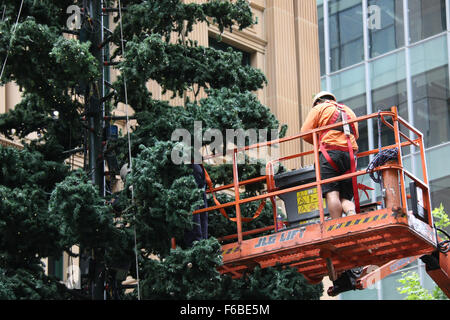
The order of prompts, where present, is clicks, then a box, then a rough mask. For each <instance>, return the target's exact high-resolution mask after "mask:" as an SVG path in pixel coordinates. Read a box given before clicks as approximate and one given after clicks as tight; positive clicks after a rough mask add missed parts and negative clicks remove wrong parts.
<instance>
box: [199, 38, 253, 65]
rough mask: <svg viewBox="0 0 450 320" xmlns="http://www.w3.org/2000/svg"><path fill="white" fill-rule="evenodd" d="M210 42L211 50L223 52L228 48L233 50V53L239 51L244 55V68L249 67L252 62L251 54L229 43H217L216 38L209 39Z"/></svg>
mask: <svg viewBox="0 0 450 320" xmlns="http://www.w3.org/2000/svg"><path fill="white" fill-rule="evenodd" d="M208 41H209V47H210V48H214V49H217V50H223V51H227V50H228V48H232V49H233V51H237V52H240V53H242V65H243V66H247V65H250V64H251V63H250V61H251V54H250V53H249V52H246V51H243V50H240V49H238V48H236V47H234V46H232V45H229V44H228V43H225V42H223V41H217V40H216V39H215V38H214V37H209V38H208Z"/></svg>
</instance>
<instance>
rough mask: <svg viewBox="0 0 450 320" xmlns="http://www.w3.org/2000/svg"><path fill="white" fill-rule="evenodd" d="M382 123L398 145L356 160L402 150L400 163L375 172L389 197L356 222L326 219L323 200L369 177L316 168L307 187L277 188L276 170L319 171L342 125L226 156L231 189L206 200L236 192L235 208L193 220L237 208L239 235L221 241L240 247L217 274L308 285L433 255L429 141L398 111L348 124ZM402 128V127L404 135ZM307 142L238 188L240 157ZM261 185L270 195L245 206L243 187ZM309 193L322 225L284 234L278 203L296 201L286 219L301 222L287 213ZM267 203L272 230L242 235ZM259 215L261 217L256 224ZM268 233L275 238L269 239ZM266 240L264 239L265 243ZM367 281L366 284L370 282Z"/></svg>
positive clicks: (289, 228)
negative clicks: (274, 276) (290, 278)
mask: <svg viewBox="0 0 450 320" xmlns="http://www.w3.org/2000/svg"><path fill="white" fill-rule="evenodd" d="M376 118H378V119H379V120H381V121H382V122H383V123H384V125H385V126H387V128H388V129H390V130H392V132H393V135H394V137H395V143H394V144H392V145H389V146H385V147H382V148H381V147H380V149H373V150H368V151H365V152H361V153H358V154H357V158H358V159H359V158H364V157H369V156H370V155H375V154H377V153H379V151H380V150H388V149H394V148H397V150H398V153H397V154H398V156H397V159H395V160H394V161H390V162H388V163H385V164H384V165H381V166H379V167H377V168H375V169H374V171H377V172H378V173H379V175H380V176H381V177H382V184H383V196H382V199H381V202H378V203H372V204H367V205H361V212H360V213H359V214H356V215H351V216H346V217H341V218H337V219H328V218H327V217H326V210H325V209H326V208H325V205H326V204H325V202H324V201H323V200H322V197H319V196H317V195H321V190H322V185H324V184H326V183H329V182H333V181H338V180H343V179H349V178H351V177H353V176H358V177H359V176H363V175H366V174H368V172H367V171H366V170H357V171H356V172H352V173H347V174H343V175H341V176H339V177H335V178H330V179H326V180H321V178H320V167H319V166H314V167H311V168H312V169H311V170H312V175H313V179H312V181H311V179H310V180H309V182H307V183H300V184H298V185H288V186H287V187H284V188H280V187H279V186H277V183H276V182H277V175H274V169H273V168H274V164H276V163H277V162H282V161H285V160H289V159H294V158H300V157H304V156H307V155H311V154H313V155H314V163H316V164H317V163H319V152H318V150H319V148H318V136H319V135H320V132H321V131H323V130H328V129H333V128H336V127H339V126H342V125H343V123H342V122H339V123H335V124H332V125H328V126H325V127H321V128H317V129H314V130H311V131H308V132H305V133H301V134H298V135H295V136H291V137H285V138H282V139H277V140H272V141H268V142H264V143H258V144H254V145H251V146H247V147H245V148H240V149H238V148H235V149H232V150H229V151H228V154H231V155H232V159H233V183H232V184H229V185H224V186H220V187H216V188H214V187H213V185H212V184H211V181H209V189H208V190H207V192H208V193H210V194H213V195H214V194H215V193H217V192H221V191H224V190H229V192H230V191H231V190H233V193H234V200H233V201H230V202H227V203H219V202H218V201H217V199H216V198H215V197H214V199H215V201H216V205H215V206H211V207H208V208H202V209H199V210H196V211H195V212H194V214H198V213H201V212H212V211H215V210H219V211H220V210H222V213H223V212H224V209H225V208H229V207H234V208H235V212H236V218H234V219H233V221H234V222H235V223H236V234H234V235H229V236H227V237H224V238H223V239H222V240H224V239H226V240H230V239H231V240H233V239H235V240H234V241H235V242H231V243H227V244H223V246H222V256H223V265H222V266H220V268H219V271H220V272H221V273H222V274H228V275H230V276H232V277H233V278H239V277H242V276H243V275H244V274H245V273H246V272H248V271H251V270H252V269H253V268H254V267H256V266H259V267H261V268H266V267H271V266H275V265H277V264H281V265H284V266H290V267H293V268H296V269H297V270H298V272H300V273H302V274H303V275H304V276H305V278H306V279H307V280H308V281H309V282H310V283H318V282H320V281H322V279H323V277H325V276H329V278H330V279H331V280H335V279H336V277H337V275H338V274H339V273H340V272H343V271H345V270H349V269H352V268H355V267H364V266H369V265H371V266H379V267H381V266H383V265H386V264H389V263H392V261H396V260H398V259H405V258H407V257H414V256H420V255H425V254H431V253H433V252H435V251H436V248H437V241H438V239H437V233H436V230H435V228H434V224H433V217H432V214H431V212H432V208H431V204H430V190H429V186H428V176H427V167H426V158H425V153H424V142H423V135H422V134H421V133H420V132H419V131H418V130H417V129H416V128H414V127H413V126H411V125H410V124H408V123H407V122H406V121H405V120H404V119H402V118H401V117H400V116H399V115H398V112H397V108H396V107H392V108H391V109H390V111H380V112H378V113H374V114H370V115H366V116H362V117H358V118H356V119H354V120H350V121H348V123H351V122H362V121H367V120H369V119H376ZM389 120H390V121H389ZM400 126H402V127H401V128H402V130H401V129H400ZM403 129H406V130H407V131H408V134H405V133H404V132H403ZM309 134H312V136H313V142H314V148H313V150H311V151H306V152H302V153H298V154H293V155H288V156H285V157H282V158H279V159H275V160H272V161H270V162H268V163H267V166H266V175H264V176H260V177H257V178H254V179H250V180H245V181H240V180H239V177H238V163H237V156H238V153H239V152H245V151H247V150H251V149H257V148H261V147H267V146H271V145H276V144H282V143H285V142H287V141H293V140H297V141H298V142H299V143H300V139H301V138H302V137H303V136H305V135H309ZM402 140H403V142H402ZM411 145H413V146H415V147H416V148H417V150H419V157H420V160H421V177H422V178H421V179H419V178H418V177H416V176H414V175H413V174H412V173H411V172H409V171H408V170H406V169H405V166H404V162H403V156H402V148H404V147H408V146H411ZM213 157H215V156H214V155H212V156H207V157H204V160H206V159H210V158H213ZM311 170H310V174H311ZM208 178H209V177H208V176H207V180H210V179H208ZM406 179H409V180H410V181H411V183H410V184H409V185H408V186H409V188H410V191H414V194H416V195H417V194H418V195H419V197H417V196H414V197H411V195H410V194H407V193H406V190H407V182H406ZM255 182H265V184H266V186H267V190H266V191H265V192H264V193H263V194H260V195H257V196H253V197H250V198H245V199H241V198H240V194H239V189H240V187H243V186H244V185H248V184H251V183H255ZM308 190H315V196H314V197H310V199H314V201H315V202H316V203H315V204H314V206H315V208H316V209H318V210H316V212H317V219H316V220H315V221H314V220H312V221H313V222H312V223H311V222H310V223H303V224H302V223H298V222H297V223H292V224H291V223H289V222H286V223H285V226H284V228H279V225H278V223H277V222H278V221H277V216H278V212H277V210H278V208H277V205H276V204H277V203H276V201H277V199H278V198H283V197H284V200H286V199H287V196H288V195H290V197H294V198H293V199H294V206H292V205H290V209H288V206H287V204H286V202H285V205H286V211H288V212H287V214H288V215H289V214H293V215H294V216H295V215H296V214H298V212H293V213H292V212H289V210H290V211H295V207H296V206H295V200H296V198H297V199H298V198H299V197H300V196H302V195H305V194H308V192H310V191H308ZM411 193H412V192H411ZM267 199H269V200H270V201H271V202H272V208H273V225H269V226H266V227H264V228H259V229H256V230H250V231H246V232H243V231H242V224H243V223H245V222H246V221H247V220H248V218H245V219H243V218H242V216H243V215H242V214H241V205H242V204H245V203H249V202H258V203H260V207H259V209H258V211H260V209H261V208H262V206H263V205H264V203H265V201H266V200H267ZM408 200H410V201H409V202H410V203H408ZM310 204H311V203H310ZM258 214H259V213H258V212H257V213H256V214H255V215H254V217H256V216H257V215H258ZM246 219H247V220H246ZM310 221H311V220H310ZM268 231H270V232H269V233H267V232H268ZM263 232H266V233H265V234H264V235H261V234H262V233H263ZM244 237H245V239H244ZM442 259H447V262H446V263H447V264H448V254H445V255H443V258H442ZM446 275H447V277H446ZM442 278H443V281H444V287H445V286H448V283H449V282H448V281H449V280H448V270H446V271H445V272H444V274H443V276H442ZM365 280H366V282H367V279H365ZM441 288H442V286H441ZM448 289H449V288H447V290H448ZM447 293H448V291H447Z"/></svg>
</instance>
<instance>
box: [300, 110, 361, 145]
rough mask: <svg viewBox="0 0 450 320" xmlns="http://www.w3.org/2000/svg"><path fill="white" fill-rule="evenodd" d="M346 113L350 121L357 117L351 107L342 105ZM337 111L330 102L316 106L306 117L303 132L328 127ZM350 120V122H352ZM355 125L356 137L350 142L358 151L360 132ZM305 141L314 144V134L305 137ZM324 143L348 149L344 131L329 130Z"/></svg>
mask: <svg viewBox="0 0 450 320" xmlns="http://www.w3.org/2000/svg"><path fill="white" fill-rule="evenodd" d="M342 106H343V108H344V110H345V112H346V113H347V117H348V118H350V119H355V118H356V115H355V113H354V112H353V110H352V109H350V108H349V107H347V106H345V105H342ZM335 111H336V106H335V105H334V104H332V103H330V102H324V103H321V104H318V105H316V106H315V107H314V108H312V109H311V111H310V112H309V114H308V116H307V117H306V120H305V122H304V123H303V126H302V129H301V132H306V131H309V130H312V129H316V128H319V127H323V126H326V125H328V121H329V120H330V118H331V117H332V116H333V114H334V112H335ZM350 119H349V120H350ZM353 123H354V125H355V131H356V132H355V135H354V136H353V134H352V135H350V141H351V142H352V146H353V150H356V151H357V150H358V144H357V143H356V140H357V139H358V138H359V131H358V123H357V122H353ZM319 137H320V134H319ZM303 140H305V141H306V142H308V143H310V144H313V136H312V134H310V135H307V136H304V137H303ZM322 142H323V143H325V144H330V145H334V146H340V147H347V146H348V144H347V137H346V136H345V134H344V133H343V132H342V131H337V130H329V131H328V132H327V133H326V134H325V136H323V137H322Z"/></svg>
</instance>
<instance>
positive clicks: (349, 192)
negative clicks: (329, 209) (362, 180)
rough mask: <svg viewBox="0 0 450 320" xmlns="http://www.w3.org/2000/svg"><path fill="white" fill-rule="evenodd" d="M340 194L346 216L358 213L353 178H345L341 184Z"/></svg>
mask: <svg viewBox="0 0 450 320" xmlns="http://www.w3.org/2000/svg"><path fill="white" fill-rule="evenodd" d="M339 194H340V196H341V204H342V210H343V211H344V213H345V215H346V216H351V215H353V214H356V207H355V203H354V202H353V201H352V200H351V199H353V182H352V179H347V180H344V181H342V182H341V183H340V185H339Z"/></svg>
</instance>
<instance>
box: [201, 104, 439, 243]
mask: <svg viewBox="0 0 450 320" xmlns="http://www.w3.org/2000/svg"><path fill="white" fill-rule="evenodd" d="M378 117H379V119H380V120H381V122H382V123H384V124H385V125H386V126H387V128H388V129H390V130H392V131H393V132H394V137H395V143H394V144H392V145H389V146H384V147H381V150H386V149H393V148H398V157H397V158H398V159H397V162H396V163H394V164H393V163H390V164H386V165H382V166H379V167H377V168H375V169H374V170H373V171H383V170H387V169H394V170H398V171H399V173H400V174H399V180H400V194H401V209H402V210H403V212H407V197H408V196H407V194H406V185H405V175H406V176H408V177H409V178H410V179H411V180H412V181H414V182H415V183H416V184H417V186H418V187H419V188H421V189H422V191H423V196H424V197H423V203H424V209H425V210H426V211H427V215H428V216H427V220H428V224H429V225H430V226H431V227H433V218H432V215H431V211H432V210H431V204H430V192H429V187H428V175H427V167H426V158H425V151H424V142H423V134H422V133H421V132H420V131H419V130H417V129H416V128H414V127H413V126H412V125H410V124H409V123H408V122H407V121H406V120H404V119H403V118H401V117H400V116H399V115H398V111H397V108H396V107H391V109H390V111H380V112H378V113H373V114H370V115H365V116H361V117H357V118H355V119H352V120H348V121H347V123H353V122H362V121H367V120H369V119H373V118H378ZM386 118H390V119H391V120H392V124H391V123H389V122H388V121H387V120H386ZM400 124H401V125H403V126H404V127H405V128H406V129H408V130H409V131H410V132H412V133H413V134H414V135H416V136H417V138H415V139H411V138H410V137H409V136H408V135H406V134H405V133H403V132H401V131H400ZM342 125H343V123H342V122H339V123H335V124H331V125H327V126H323V127H320V128H317V129H313V130H309V131H306V132H302V133H300V134H297V135H294V136H290V137H285V138H280V139H276V140H271V141H267V142H263V143H256V144H253V145H250V146H246V147H243V148H234V149H229V150H227V151H226V155H231V156H232V167H233V183H231V184H228V185H224V186H219V187H216V188H212V189H211V188H209V189H208V190H207V192H208V193H215V192H219V191H224V190H231V189H234V201H229V202H226V203H221V204H216V205H215V206H211V207H207V208H202V209H198V210H196V211H194V212H193V214H198V213H202V212H210V211H215V210H221V209H226V208H230V207H234V208H235V210H236V225H237V233H236V234H234V235H229V236H227V237H224V239H231V238H237V239H238V243H242V240H243V236H246V235H250V234H256V233H261V232H265V231H268V230H277V206H276V197H277V196H280V195H282V194H285V193H289V192H295V191H299V190H303V189H308V188H311V187H316V188H317V194H318V195H321V194H322V185H324V184H327V183H330V182H335V181H340V180H346V179H350V178H352V177H354V176H361V175H365V174H368V172H367V171H366V170H358V171H356V172H351V173H346V174H342V175H340V176H338V177H333V178H329V179H323V180H322V179H321V175H320V166H319V165H315V175H316V181H314V182H310V183H306V184H302V185H298V186H294V187H289V188H285V189H281V190H279V189H277V188H276V187H275V183H274V170H273V165H274V163H276V162H281V161H285V160H290V159H294V158H300V157H304V156H307V155H311V154H314V163H315V164H318V163H319V138H318V136H319V134H320V132H322V131H324V130H330V129H333V128H337V127H340V126H342ZM308 135H312V136H313V150H310V151H305V152H300V153H297V154H293V155H288V156H284V157H281V158H279V159H274V160H272V161H269V162H268V163H267V165H266V175H265V176H260V177H256V178H253V179H248V180H245V181H239V176H238V163H237V155H238V153H240V152H245V151H248V150H251V149H257V148H262V147H268V146H271V145H277V144H281V143H285V142H288V141H293V140H297V139H298V140H299V139H301V138H303V137H304V136H308ZM401 138H403V139H404V140H406V141H403V142H402V141H401ZM410 145H414V146H416V147H418V148H419V149H420V158H421V162H422V174H423V180H420V179H419V178H417V177H416V176H414V175H413V174H412V173H411V172H409V171H408V170H406V169H405V168H404V166H403V159H402V158H403V156H402V148H403V147H407V146H410ZM378 152H379V148H377V149H372V150H368V151H364V152H360V153H357V155H356V156H357V157H358V158H363V157H368V156H370V155H373V154H377V153H378ZM219 156H222V155H209V156H205V157H203V160H208V159H212V158H215V157H219ZM262 181H265V183H266V185H267V191H266V192H265V193H264V194H260V195H257V196H252V197H249V198H244V199H241V198H240V194H239V188H240V187H242V186H245V185H248V184H251V183H256V182H262ZM267 198H269V199H270V200H271V202H272V209H273V219H274V220H273V221H274V224H273V225H271V226H267V227H264V228H258V229H254V230H250V231H246V232H243V231H242V213H241V205H242V204H245V203H250V202H254V201H263V200H265V199H267ZM317 199H318V200H317V202H318V208H319V216H320V223H323V222H324V221H325V218H324V208H323V201H322V197H321V196H318V197H317Z"/></svg>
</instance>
